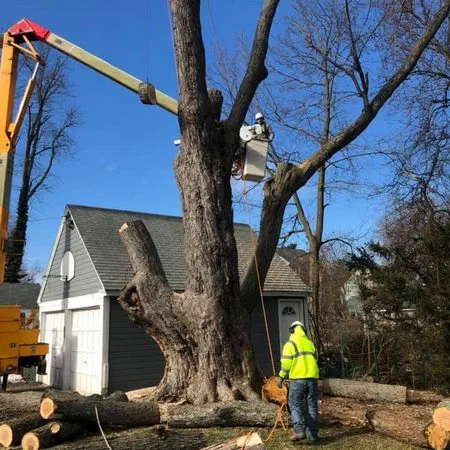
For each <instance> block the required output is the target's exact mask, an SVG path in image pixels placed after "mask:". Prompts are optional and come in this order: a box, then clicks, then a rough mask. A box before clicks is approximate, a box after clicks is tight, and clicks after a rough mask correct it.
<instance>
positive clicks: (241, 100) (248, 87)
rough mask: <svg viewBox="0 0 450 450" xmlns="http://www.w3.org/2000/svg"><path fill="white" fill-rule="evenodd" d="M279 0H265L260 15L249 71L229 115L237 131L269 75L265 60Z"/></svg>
mask: <svg viewBox="0 0 450 450" xmlns="http://www.w3.org/2000/svg"><path fill="white" fill-rule="evenodd" d="M279 2H280V0H265V1H264V4H263V6H262V9H261V13H260V15H259V20H258V25H257V27H256V32H255V36H254V38H253V46H252V50H251V54H250V61H249V63H248V66H247V71H246V73H245V75H244V78H243V79H242V82H241V85H240V87H239V91H238V93H237V95H236V99H235V101H234V104H233V106H232V108H231V113H230V115H229V117H228V122H229V123H230V125H231V127H232V128H234V129H235V131H236V132H237V131H238V129H239V127H240V126H241V125H242V123H243V122H244V120H245V116H246V114H247V111H248V108H249V107H250V104H251V102H252V100H253V97H254V96H255V92H256V89H257V88H258V86H259V84H260V83H261V81H263V80H264V79H265V78H266V77H267V69H266V67H265V65H264V61H265V59H266V55H267V50H268V48H269V35H270V29H271V27H272V23H273V19H274V17H275V13H276V10H277V7H278V3H279Z"/></svg>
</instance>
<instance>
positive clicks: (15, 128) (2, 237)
mask: <svg viewBox="0 0 450 450" xmlns="http://www.w3.org/2000/svg"><path fill="white" fill-rule="evenodd" d="M34 42H41V43H45V44H47V45H49V46H50V47H52V48H54V49H56V50H57V51H59V52H61V53H63V54H65V55H66V56H68V57H70V58H72V59H74V60H76V61H78V62H80V63H81V64H84V65H85V66H87V67H88V68H90V69H92V70H95V71H96V72H98V73H100V74H101V75H103V76H105V77H107V78H109V79H110V80H112V81H114V82H116V83H118V84H120V85H122V86H123V87H125V88H126V89H128V90H130V91H132V92H134V93H136V94H138V96H139V99H140V100H141V102H142V103H144V104H146V105H157V106H159V107H161V108H163V109H165V110H166V111H168V112H170V113H171V114H174V115H177V114H178V102H177V101H176V100H175V99H173V98H172V97H169V96H168V95H166V94H164V93H163V92H161V91H159V90H158V89H156V88H155V86H153V85H152V84H151V83H148V82H143V81H141V80H139V79H138V78H136V77H134V76H132V75H130V74H128V73H127V72H125V71H123V70H121V69H119V68H117V67H115V66H113V65H111V64H109V63H108V62H106V61H104V60H102V59H100V58H99V57H97V56H95V55H93V54H92V53H89V52H88V51H86V50H84V49H82V48H80V47H78V46H77V45H75V44H73V43H72V42H69V41H68V40H66V39H64V38H62V37H61V36H58V35H57V34H55V33H53V32H51V31H49V30H48V29H46V28H44V27H42V26H40V25H38V24H36V23H34V22H32V21H31V20H29V19H22V20H20V21H19V22H17V23H16V24H14V25H13V26H11V27H10V28H9V29H8V30H7V31H6V32H5V33H4V34H3V38H2V41H1V43H0V45H1V60H0V283H2V282H3V281H4V274H5V266H6V262H7V238H8V218H9V204H10V198H11V185H12V176H13V164H14V151H15V145H16V142H17V138H18V136H19V132H20V128H21V125H22V123H23V120H24V117H25V114H26V111H27V108H28V106H29V103H30V99H31V96H32V93H33V89H34V86H35V82H36V81H35V80H36V74H37V72H38V70H39V67H40V66H43V65H44V64H45V61H44V60H43V58H42V57H41V56H40V55H39V53H38V52H37V51H36V49H35V48H34V47H33V43H34ZM19 55H23V56H24V57H26V58H30V59H31V60H33V61H34V62H35V66H34V70H33V72H32V73H31V76H30V78H29V80H28V83H27V85H26V88H25V90H24V93H23V95H22V99H21V102H20V104H19V105H18V107H17V112H16V113H15V114H14V111H15V109H16V108H15V100H16V95H17V93H16V82H17V77H18V70H19V68H18V57H19ZM258 127H261V126H260V125H259V124H256V125H250V126H247V125H243V126H242V128H241V130H240V138H241V146H240V149H238V151H237V158H236V161H237V162H238V166H239V167H238V171H237V172H239V176H240V177H241V178H242V179H244V180H249V181H259V180H261V179H262V178H263V177H264V173H265V164H266V155H267V151H268V148H269V145H270V141H271V140H272V139H273V134H272V135H271V136H268V135H263V133H261V132H258ZM235 173H236V171H235ZM11 311H13V312H11ZM11 311H10V310H8V309H5V310H4V311H3V312H4V313H5V314H4V315H5V317H6V318H5V319H4V320H3V321H2V318H1V317H2V316H1V314H0V375H1V374H2V373H3V374H7V373H12V372H14V371H17V370H19V368H20V364H21V359H20V357H19V353H20V352H19V353H17V355H16V357H11V352H8V351H6V350H5V349H7V348H15V346H17V348H19V347H20V346H25V345H30V344H33V345H34V347H33V348H34V350H33V351H34V352H35V353H34V355H33V356H36V358H34V359H33V361H38V360H39V364H40V366H39V367H41V368H42V367H44V363H43V359H45V354H46V353H47V352H48V345H47V344H38V343H37V342H30V339H31V340H37V333H36V332H34V333H24V334H23V336H25V335H27V337H26V339H25V338H24V339H23V340H22V341H21V339H22V338H21V336H22V333H21V332H20V333H17V329H16V328H17V323H18V322H17V320H16V315H17V307H16V309H14V307H13V309H12V310H11ZM0 313H2V310H0ZM11 314H12V315H11ZM10 316H11V317H12V316H14V320H13V321H11V320H10V319H11V317H10ZM12 322H14V325H12ZM8 327H12V328H14V333H15V334H14V333H6V332H5V333H1V331H2V330H3V328H5V330H6V328H8ZM8 329H9V328H8ZM31 335H32V336H33V338H31V337H30V336H31ZM8 336H9V337H8ZM8 339H15V341H14V342H13V341H8V342H6V341H7V340H8ZM17 340H19V341H18V342H16V341H17ZM24 348H25V347H24ZM14 358H15V359H14ZM13 359H14V361H13ZM2 361H6V362H4V363H3V362H2ZM24 361H27V362H28V360H24ZM6 378H7V376H4V377H3V379H4V380H5V379H6ZM4 387H5V388H6V384H5V386H4Z"/></svg>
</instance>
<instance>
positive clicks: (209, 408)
mask: <svg viewBox="0 0 450 450" xmlns="http://www.w3.org/2000/svg"><path fill="white" fill-rule="evenodd" d="M166 407H167V410H166V412H165V413H164V414H163V420H165V421H166V422H167V423H168V426H169V428H209V427H270V426H272V425H273V423H274V420H275V417H276V414H277V406H276V405H274V404H272V403H265V402H254V403H251V402H241V401H235V402H224V403H212V404H210V405H203V406H194V405H171V404H168V405H166Z"/></svg>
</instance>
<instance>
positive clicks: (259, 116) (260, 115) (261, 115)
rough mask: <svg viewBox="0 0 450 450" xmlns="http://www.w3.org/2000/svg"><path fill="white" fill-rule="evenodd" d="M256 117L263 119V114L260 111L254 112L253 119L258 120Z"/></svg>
mask: <svg viewBox="0 0 450 450" xmlns="http://www.w3.org/2000/svg"><path fill="white" fill-rule="evenodd" d="M258 119H264V116H263V113H262V112H258V113H256V114H255V120H258Z"/></svg>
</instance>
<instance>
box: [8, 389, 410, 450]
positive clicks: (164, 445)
mask: <svg viewBox="0 0 450 450" xmlns="http://www.w3.org/2000/svg"><path fill="white" fill-rule="evenodd" d="M43 390H45V386H42V385H39V384H37V383H32V384H28V385H27V384H21V385H11V386H10V387H9V389H8V392H6V393H3V392H1V393H0V422H3V421H6V420H8V419H12V418H15V417H20V416H21V415H22V414H24V413H29V412H33V411H37V410H38V408H39V403H40V397H41V395H42V391H43ZM160 428H161V427H159V430H158V431H157V432H156V433H155V428H153V429H151V428H137V429H133V430H122V431H117V430H116V431H108V432H106V436H107V439H108V442H109V445H110V446H111V448H112V449H113V450H121V449H124V450H139V449H142V450H144V449H147V448H149V447H148V443H149V442H152V443H153V446H152V447H151V448H152V449H153V448H158V449H159V448H160V449H170V448H173V449H174V450H179V449H180V448H184V449H186V450H188V449H190V450H198V449H201V448H204V447H206V446H207V445H212V444H217V443H220V442H223V441H225V440H226V439H228V438H230V437H236V436H240V435H245V434H246V433H248V432H249V431H252V430H249V429H243V428H242V429H239V428H210V429H203V430H173V431H172V430H169V431H167V432H164V433H162V435H161V433H160ZM254 431H257V432H258V433H259V434H260V436H261V438H262V439H265V438H267V436H268V435H269V432H270V430H269V429H256V430H254ZM320 433H321V439H320V443H319V445H315V446H314V447H313V446H311V445H309V444H308V441H302V442H300V443H297V444H293V443H291V442H290V441H289V436H290V434H291V431H290V430H289V431H287V432H285V431H283V430H281V429H278V430H276V431H275V433H274V434H273V436H272V437H271V439H270V440H269V441H268V442H266V449H267V450H293V449H305V450H307V449H309V448H318V449H328V450H335V449H336V450H337V449H350V450H352V449H355V450H359V449H368V450H377V449H379V450H382V449H383V450H384V449H387V450H416V449H418V447H412V446H410V445H407V444H403V443H400V442H397V441H395V440H393V439H390V438H387V437H384V436H381V435H379V434H376V433H372V432H370V431H369V430H366V429H363V428H353V427H344V426H326V425H324V426H322V428H321V432H320ZM159 435H161V436H160V437H159ZM174 435H177V436H178V438H177V439H180V437H181V439H182V441H183V442H184V445H181V446H180V444H179V440H178V444H177V445H176V446H171V444H170V442H171V438H172V437H173V436H174ZM159 439H160V445H159V444H157V443H156V447H155V440H159ZM101 440H102V437H101V435H95V436H91V437H88V438H85V439H80V440H77V441H75V442H73V443H67V444H64V445H61V446H57V447H53V448H54V449H55V450H81V449H90V448H94V447H95V448H100V446H103V445H104V447H103V448H105V449H106V448H107V447H106V444H104V442H101ZM17 448H18V447H17Z"/></svg>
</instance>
